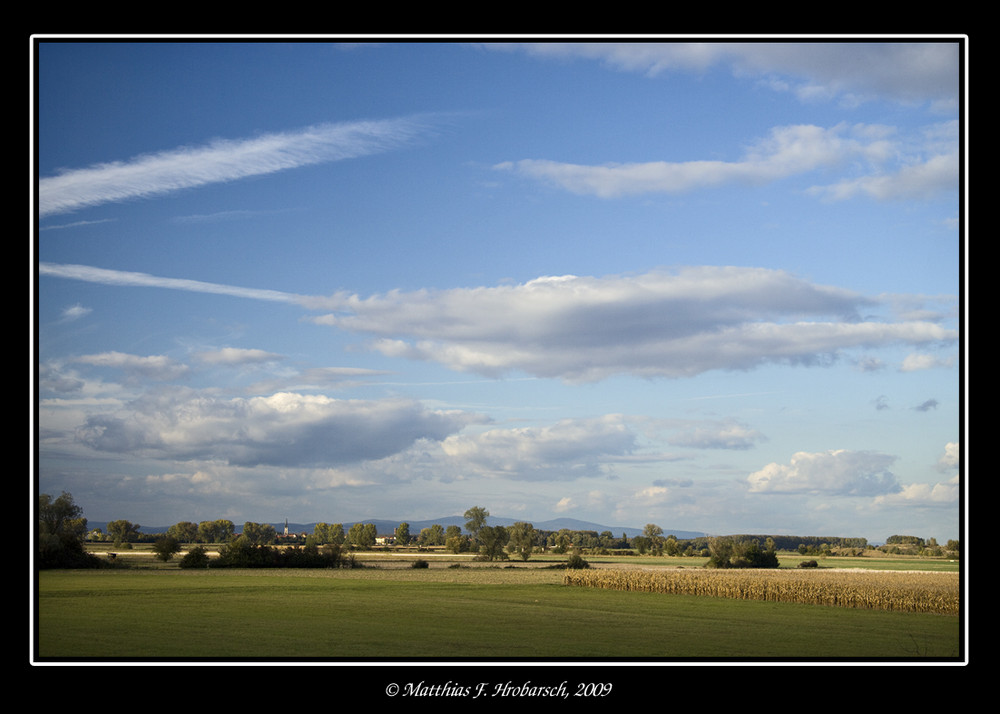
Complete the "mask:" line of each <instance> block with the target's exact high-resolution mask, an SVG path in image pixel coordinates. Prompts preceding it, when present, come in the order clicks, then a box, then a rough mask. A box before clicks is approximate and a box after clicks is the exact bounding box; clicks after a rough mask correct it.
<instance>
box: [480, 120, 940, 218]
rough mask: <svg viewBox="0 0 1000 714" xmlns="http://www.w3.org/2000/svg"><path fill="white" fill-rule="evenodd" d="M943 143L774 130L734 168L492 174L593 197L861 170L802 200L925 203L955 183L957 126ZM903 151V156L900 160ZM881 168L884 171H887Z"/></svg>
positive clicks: (582, 167) (873, 130) (573, 168)
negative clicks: (841, 169) (842, 169)
mask: <svg viewBox="0 0 1000 714" xmlns="http://www.w3.org/2000/svg"><path fill="white" fill-rule="evenodd" d="M943 126H946V127H952V139H953V141H952V142H951V143H950V144H944V145H942V142H941V139H940V137H937V136H935V137H934V138H927V139H926V145H925V146H919V147H912V146H903V145H902V144H901V142H900V140H899V139H898V138H896V137H894V136H893V134H894V130H893V129H892V128H891V127H885V126H873V125H861V124H857V125H848V124H845V123H841V124H838V125H837V126H834V127H831V128H824V127H819V126H813V125H793V126H782V127H776V128H774V129H772V130H771V132H770V134H769V135H768V136H767V137H765V138H763V139H760V140H758V141H756V142H754V144H753V145H752V146H750V147H749V148H748V149H747V150H746V151H745V153H744V155H743V156H742V157H741V158H739V159H738V160H735V161H719V160H696V161H682V162H672V161H646V162H635V163H608V164H603V165H586V164H575V163H567V162H562V161H551V160H546V159H522V160H518V161H505V162H501V163H499V164H496V165H494V167H493V168H494V169H496V170H503V171H511V172H515V173H517V174H518V175H521V176H525V177H527V178H530V179H534V180H537V181H543V182H546V183H548V184H550V185H553V186H556V187H558V188H562V189H564V190H566V191H570V192H572V193H577V194H581V195H592V196H598V197H600V198H619V197H622V196H632V195H641V194H649V193H664V194H678V193H684V192H688V191H694V190H698V189H708V188H717V187H721V186H726V185H732V184H742V185H748V186H760V185H763V184H766V183H770V182H773V181H778V180H781V179H786V178H789V177H792V176H798V175H803V174H807V173H808V172H811V171H815V170H818V169H828V168H834V167H838V166H840V167H847V166H850V167H851V168H852V169H856V166H855V164H860V165H862V166H868V167H869V169H868V173H867V175H864V176H852V177H850V178H847V179H844V180H842V181H840V182H838V183H836V184H834V185H831V186H814V187H811V188H809V189H807V191H806V193H807V194H808V195H813V196H818V197H820V198H823V199H826V200H846V199H849V198H853V197H855V196H858V195H864V196H867V197H869V198H873V199H875V200H879V201H888V200H900V199H907V198H918V199H926V198H933V197H935V196H937V195H940V194H941V193H942V192H944V191H949V190H955V189H956V188H957V186H958V179H959V162H958V151H957V127H956V125H955V124H954V123H949V124H946V125H943ZM903 152H908V153H905V154H904V153H903ZM887 166H888V168H887Z"/></svg>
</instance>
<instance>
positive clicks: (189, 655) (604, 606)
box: [37, 550, 963, 661]
mask: <svg viewBox="0 0 1000 714" xmlns="http://www.w3.org/2000/svg"><path fill="white" fill-rule="evenodd" d="M779 559H780V561H781V564H780V567H779V568H778V569H776V570H768V571H751V570H740V571H728V570H727V571H712V570H706V569H704V568H703V567H701V566H702V565H703V560H702V559H698V558H671V557H662V556H661V557H656V556H646V557H642V558H635V557H631V558H625V557H619V558H616V557H599V556H595V557H589V558H587V559H586V561H585V562H586V564H587V566H588V567H585V568H580V569H571V568H566V567H565V563H566V562H567V558H566V556H557V555H542V556H538V557H534V558H532V559H531V560H530V561H527V562H518V563H514V562H504V563H490V562H482V561H478V560H476V559H474V557H472V556H469V555H458V554H448V553H444V552H438V553H434V552H419V553H418V552H414V553H407V552H399V551H385V552H369V553H364V554H360V555H359V559H358V562H357V563H356V564H355V566H356V567H352V568H336V569H264V568H253V569H223V570H219V569H208V568H206V569H182V568H180V567H179V566H178V564H177V562H178V561H169V562H161V561H159V560H157V559H156V558H154V557H153V553H152V551H150V550H145V551H143V550H135V551H133V552H131V553H127V554H125V555H122V556H119V558H118V560H119V566H121V565H124V564H126V563H124V562H123V561H128V562H127V564H128V565H129V567H127V568H122V567H118V568H114V569H106V570H45V571H41V572H40V573H39V575H38V602H37V608H38V613H37V614H38V617H37V623H38V624H37V640H38V641H37V650H38V655H39V656H40V658H42V659H43V660H45V659H52V660H91V659H93V660H105V661H107V660H112V661H113V660H119V659H125V660H130V659H146V658H151V659H179V660H201V659H224V660H229V659H233V660H243V659H265V660H288V659H290V660H296V659H322V660H331V661H358V660H360V661H365V660H389V661H397V660H398V661H406V660H414V659H416V660H423V659H426V660H441V661H491V660H501V661H503V660H511V659H514V660H529V661H530V660H536V659H553V660H568V661H576V660H585V661H590V660H597V661H600V660H612V661H614V660H621V659H624V660H643V661H661V660H662V661H671V660H703V659H707V660H741V659H751V660H753V659H768V660H817V659H818V660H824V659H833V660H843V659H849V660H873V659H874V660H894V661H895V660H898V661H909V660H943V661H948V660H955V659H957V658H960V657H961V656H962V653H963V634H962V618H961V616H960V598H959V590H960V575H959V568H958V563H956V562H954V561H951V562H949V561H943V560H941V559H916V558H902V557H897V558H891V557H884V558H872V557H858V558H829V559H824V562H823V563H821V564H820V565H819V567H817V568H800V567H797V566H798V565H799V563H801V562H803V561H805V558H803V557H802V556H798V555H796V554H791V553H789V554H782V555H780V556H779ZM720 577H722V578H729V579H731V578H732V577H740V578H744V579H749V580H751V581H755V582H756V591H755V590H754V588H753V587H751V588H744V589H742V590H741V589H740V588H738V587H736V586H735V585H734V584H733V583H732V582H729V583H727V584H726V585H725V587H723V588H721V589H716V590H714V591H712V592H708V591H707V590H705V589H704V588H702V589H689V590H685V588H684V586H683V582H684V581H693V580H696V579H698V580H702V579H705V578H709V579H712V578H720ZM775 577H781V578H782V580H783V581H784V583H783V585H782V586H781V587H780V588H774V587H772V588H770V592H771V595H770V596H766V595H764V594H763V593H764V592H765V591H767V590H768V588H766V587H764V586H763V585H762V583H763V582H764V580H765V579H767V578H775ZM671 579H673V580H674V581H675V582H678V583H681V585H678V587H676V588H675V589H674V590H673V591H671V592H668V590H669V588H667V587H665V586H664V585H663V584H664V583H666V582H669V581H670V580H671ZM640 581H648V583H656V582H659V583H660V584H659V585H655V584H654V585H652V586H648V583H647V586H641V587H640V586H637V585H635V584H636V583H639V582H640ZM627 582H631V583H633V586H631V587H630V586H627V585H623V584H624V583H627ZM795 591H801V592H802V593H807V594H804V595H800V594H797V593H796V592H795ZM821 591H825V592H827V593H832V594H830V595H826V596H820V597H819V598H817V596H816V593H818V592H821ZM838 593H839V594H838ZM859 593H860V595H859ZM823 597H826V599H825V600H823V599H822V598H823Z"/></svg>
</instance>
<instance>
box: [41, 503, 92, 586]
mask: <svg viewBox="0 0 1000 714" xmlns="http://www.w3.org/2000/svg"><path fill="white" fill-rule="evenodd" d="M86 533H87V519H86V518H83V509H82V508H81V507H80V506H78V505H76V503H74V502H73V496H72V495H70V494H69V493H67V492H66V491H63V492H62V494H61V495H60V496H58V497H57V498H52V496H50V495H49V494H47V493H43V494H41V495H40V496H39V497H38V543H37V545H38V560H37V564H38V567H39V568H83V567H95V566H97V565H98V560H99V559H98V558H97V557H95V556H93V555H90V554H88V553H87V552H85V551H84V549H83V539H84V537H85V536H86Z"/></svg>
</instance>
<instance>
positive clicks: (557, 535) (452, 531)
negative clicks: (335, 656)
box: [38, 492, 959, 567]
mask: <svg viewBox="0 0 1000 714" xmlns="http://www.w3.org/2000/svg"><path fill="white" fill-rule="evenodd" d="M489 515H490V513H489V511H488V510H486V509H485V508H483V507H481V506H474V507H472V508H470V509H468V510H467V511H466V512H465V514H464V517H465V519H466V523H465V530H464V531H463V530H462V528H460V527H459V526H457V525H449V526H448V527H447V528H445V527H442V526H441V525H439V524H434V525H432V526H429V527H427V528H423V529H421V531H420V533H419V534H417V535H416V536H414V535H413V534H411V533H410V526H409V524H408V523H405V522H404V523H400V524H399V526H397V528H396V529H395V533H394V538H395V542H396V543H397V544H410V543H415V544H416V545H418V546H427V547H430V546H444V547H445V548H446V549H447V550H449V551H451V552H453V553H468V552H473V553H476V554H477V557H479V558H481V559H483V560H491V561H492V560H507V559H508V558H510V557H514V558H519V559H521V560H524V561H527V560H528V559H529V558H530V557H531V554H532V553H534V552H537V551H541V550H550V551H552V552H556V553H565V552H568V551H570V550H574V551H576V552H577V553H584V554H589V553H603V552H620V553H636V552H637V553H639V554H647V553H649V554H653V555H670V556H683V555H687V556H701V557H708V558H709V565H710V566H714V567H776V564H777V557H776V555H775V552H776V551H778V550H798V552H799V553H801V554H812V553H820V554H833V552H832V550H833V549H834V548H840V549H844V548H855V549H863V548H871V547H873V546H869V545H868V543H867V541H866V540H865V539H864V538H817V537H806V538H802V537H799V536H752V535H750V536H730V537H725V538H712V537H704V538H693V539H683V540H682V539H678V538H677V537H676V536H674V535H666V536H664V533H663V529H662V528H660V527H659V526H657V525H656V524H652V523H649V524H646V526H645V528H644V529H643V531H642V533H641V534H640V535H637V536H634V537H632V538H628V537H626V535H625V534H624V533H623V534H622V535H621V537H615V536H614V535H613V534H612V533H611V532H610V531H603V532H601V533H597V532H596V531H591V530H569V529H562V530H559V531H548V530H542V529H537V528H535V527H534V526H533V525H532V524H531V523H528V522H518V523H515V524H513V525H511V526H501V525H493V526H491V525H488V518H489ZM86 538H90V539H100V540H111V541H114V543H115V544H116V545H123V544H126V543H131V542H134V541H137V540H150V541H152V542H154V550H155V551H156V553H157V555H158V557H160V558H162V559H163V560H168V559H170V558H171V557H172V556H173V555H174V554H175V553H177V552H179V550H180V544H181V543H198V544H202V543H203V544H209V543H221V544H225V546H226V547H225V548H224V549H222V550H223V551H224V552H226V553H227V554H228V555H229V557H228V560H229V561H233V562H248V561H249V560H252V558H250V556H249V555H248V553H249V552H250V551H249V550H248V549H255V550H254V551H253V552H254V553H255V556H254V557H256V558H260V559H262V560H269V562H276V560H277V559H279V556H278V553H279V552H280V549H278V550H275V549H268V547H269V546H271V545H274V544H275V543H276V542H277V541H278V540H279V536H278V534H277V532H276V530H275V528H274V526H272V525H270V524H266V523H256V522H252V521H248V522H246V523H244V524H243V527H242V531H241V532H237V529H236V526H235V524H234V523H233V522H232V521H229V520H225V519H219V520H213V521H202V522H200V523H193V522H190V521H182V522H180V523H177V524H175V525H173V526H170V528H168V529H167V532H166V533H165V534H159V535H149V534H142V533H140V526H139V525H138V524H133V523H131V522H129V521H126V520H116V521H111V522H109V523H108V524H107V534H102V533H100V532H99V531H90V532H88V530H87V519H86V518H83V517H82V509H80V508H79V507H78V506H76V504H74V503H73V499H72V496H71V495H70V494H68V493H65V492H64V493H63V494H62V495H61V496H59V497H58V498H52V497H51V496H49V495H47V494H43V495H42V496H40V498H39V544H38V550H39V563H40V565H41V566H42V567H96V566H97V565H98V563H97V562H95V561H101V562H104V561H103V559H96V558H94V557H93V556H88V555H87V554H86V552H85V551H84V549H83V545H82V543H83V541H84V540H85V539H86ZM377 538H378V533H377V530H376V526H375V525H374V524H373V523H355V524H353V525H352V526H350V528H348V529H347V530H346V531H345V529H344V526H343V524H340V523H317V524H316V525H315V527H314V529H313V532H312V533H311V534H309V535H308V536H307V537H306V538H305V539H304V546H305V549H303V550H302V553H303V554H305V555H308V557H305V556H303V557H301V558H298V560H297V562H299V563H305V562H315V563H320V562H323V563H326V564H327V565H329V564H330V562H332V561H338V562H339V560H338V559H339V558H340V557H341V555H342V554H343V553H344V552H346V551H347V550H349V549H368V548H371V547H373V546H374V545H375V544H376V539H377ZM300 542H302V541H300ZM324 548H325V550H324V551H323V553H325V555H324V556H323V557H317V554H318V553H319V552H320V549H324ZM883 548H910V549H919V552H920V553H922V554H941V553H942V552H944V549H942V548H940V547H939V546H938V545H937V543H936V542H935V541H933V539H930V540H929V541H924V540H923V539H920V538H916V537H913V536H891V537H890V538H889V539H888V540H887V546H883ZM946 549H947V551H948V552H949V554H950V553H951V552H952V551H955V552H957V551H958V549H959V544H958V543H957V542H953V541H949V542H948V544H947V546H946ZM192 550H193V551H194V552H195V554H196V556H203V555H204V552H205V551H204V549H192ZM939 551H940V552H939ZM206 557H207V556H206ZM287 557H290V558H291V557H297V555H296V554H295V553H294V552H292V553H290V554H289V555H288V556H287ZM324 558H325V559H324ZM331 559H332V561H331Z"/></svg>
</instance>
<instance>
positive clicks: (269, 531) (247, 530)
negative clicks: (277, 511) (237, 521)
mask: <svg viewBox="0 0 1000 714" xmlns="http://www.w3.org/2000/svg"><path fill="white" fill-rule="evenodd" d="M243 535H244V536H245V537H246V539H247V540H249V541H250V544H251V545H269V544H271V543H274V542H275V541H277V539H278V533H277V531H275V530H274V526H272V525H271V524H270V523H254V522H253V521H247V522H246V523H244V524H243Z"/></svg>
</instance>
